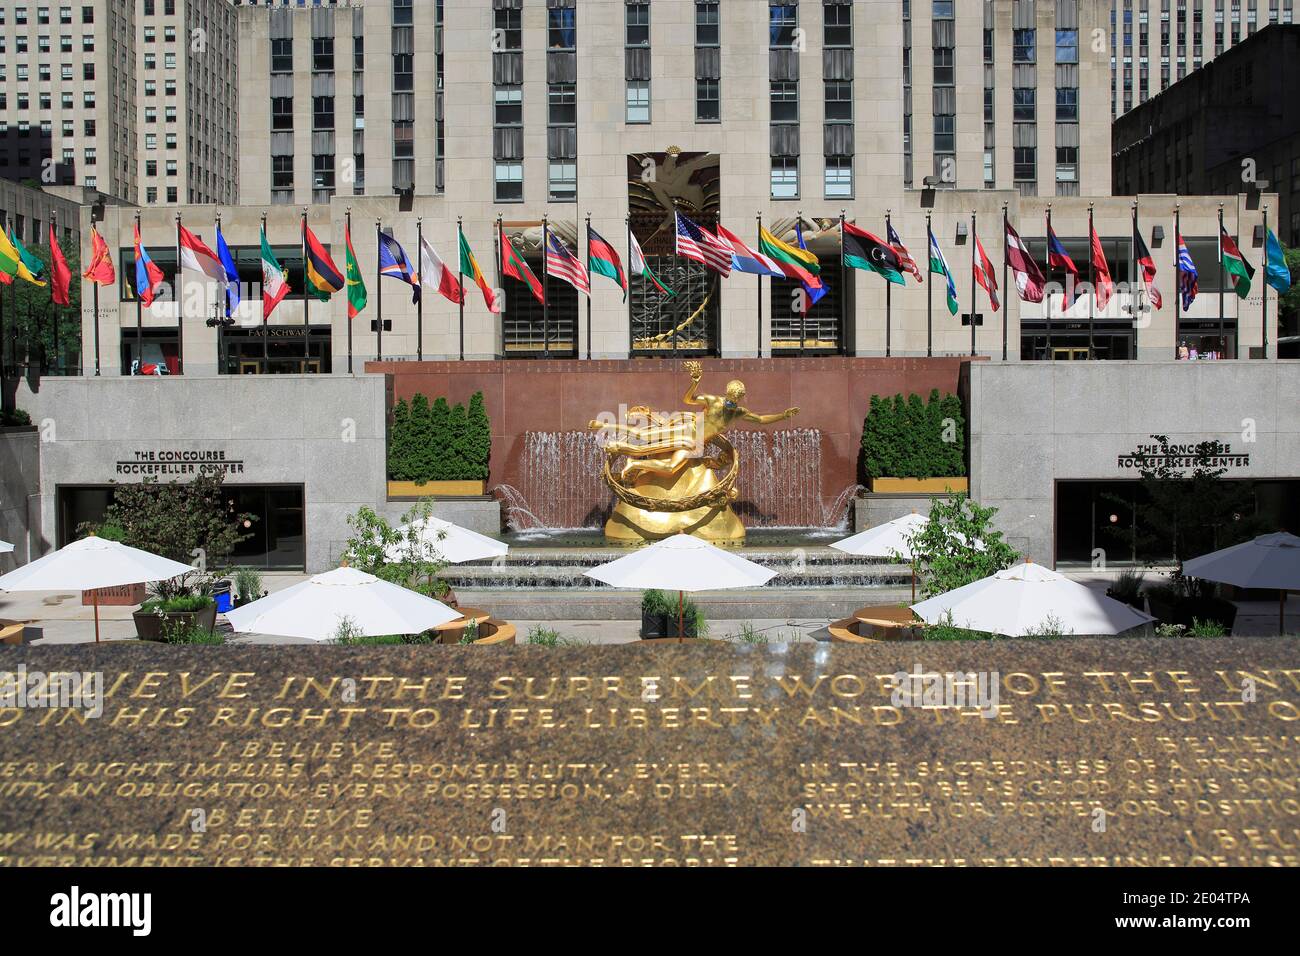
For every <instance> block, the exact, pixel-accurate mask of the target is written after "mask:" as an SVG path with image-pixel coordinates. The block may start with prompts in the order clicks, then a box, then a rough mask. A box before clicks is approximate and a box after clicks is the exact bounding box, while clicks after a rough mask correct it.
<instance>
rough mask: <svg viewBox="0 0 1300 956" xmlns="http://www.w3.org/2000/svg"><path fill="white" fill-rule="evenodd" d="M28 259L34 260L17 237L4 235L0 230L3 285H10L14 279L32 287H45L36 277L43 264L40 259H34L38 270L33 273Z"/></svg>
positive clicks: (0, 266)
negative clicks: (27, 283)
mask: <svg viewBox="0 0 1300 956" xmlns="http://www.w3.org/2000/svg"><path fill="white" fill-rule="evenodd" d="M29 259H36V257H35V256H33V255H32V254H31V253H30V252H28V251H27V250H26V249H24V248H23V246H22V243H20V242H19V241H18V239H17V237H15V236H14V235H12V234H6V233H5V231H4V229H3V228H0V274H3V276H4V279H3V280H0V281H3V282H4V284H5V285H12V284H13V281H14V279H22V280H24V281H26V282H30V283H31V284H32V285H42V286H43V285H45V283H44V282H42V281H41V280H40V279H38V278H37V277H36V276H37V273H39V272H40V270H41V269H43V268H44V267H45V264H44V263H43V262H41V260H40V259H36V265H37V267H38V268H37V269H36V270H35V271H33V270H32V267H31V265H30V264H29V261H28V260H29Z"/></svg>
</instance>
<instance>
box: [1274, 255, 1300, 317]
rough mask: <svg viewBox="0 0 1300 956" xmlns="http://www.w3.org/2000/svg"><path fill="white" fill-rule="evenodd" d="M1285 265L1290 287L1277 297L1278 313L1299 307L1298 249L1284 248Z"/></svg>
mask: <svg viewBox="0 0 1300 956" xmlns="http://www.w3.org/2000/svg"><path fill="white" fill-rule="evenodd" d="M1284 252H1285V253H1286V266H1287V268H1288V269H1290V270H1291V288H1290V289H1288V290H1287V293H1286V295H1283V296H1279V297H1278V313H1279V314H1280V315H1287V314H1288V313H1291V312H1295V311H1296V310H1297V309H1300V249H1285V248H1284Z"/></svg>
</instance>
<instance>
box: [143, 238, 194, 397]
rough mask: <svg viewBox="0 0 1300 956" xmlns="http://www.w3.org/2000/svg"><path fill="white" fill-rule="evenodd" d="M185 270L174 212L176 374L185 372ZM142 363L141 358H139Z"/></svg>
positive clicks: (173, 295)
mask: <svg viewBox="0 0 1300 956" xmlns="http://www.w3.org/2000/svg"><path fill="white" fill-rule="evenodd" d="M184 272H185V270H184V269H183V268H181V214H180V213H177V214H176V284H175V286H174V287H173V288H172V298H174V299H175V300H176V374H177V375H184V374H185V306H184V305H183V304H182V302H181V300H182V298H183V296H182V295H181V289H182V288H183V285H182V278H181V277H182V275H183V274H184ZM141 364H143V358H142V359H141Z"/></svg>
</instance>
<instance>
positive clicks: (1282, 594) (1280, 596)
mask: <svg viewBox="0 0 1300 956" xmlns="http://www.w3.org/2000/svg"><path fill="white" fill-rule="evenodd" d="M1284 634H1286V591H1285V589H1279V590H1278V592H1277V636H1278V637H1282V636H1283V635H1284Z"/></svg>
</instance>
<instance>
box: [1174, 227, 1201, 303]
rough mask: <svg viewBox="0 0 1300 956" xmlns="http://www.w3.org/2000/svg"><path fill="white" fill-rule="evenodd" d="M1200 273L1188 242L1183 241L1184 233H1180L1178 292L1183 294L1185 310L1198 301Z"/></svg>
mask: <svg viewBox="0 0 1300 956" xmlns="http://www.w3.org/2000/svg"><path fill="white" fill-rule="evenodd" d="M1200 277H1201V276H1200V273H1199V272H1197V271H1196V263H1195V262H1193V261H1192V254H1191V253H1190V252H1188V251H1187V243H1185V242H1183V236H1182V233H1179V234H1178V293H1179V295H1180V296H1182V300H1183V311H1184V312H1186V311H1187V310H1188V309H1190V308H1191V307H1192V303H1193V302H1195V301H1196V296H1197V293H1199V292H1200V291H1201V287H1200V281H1199V280H1200Z"/></svg>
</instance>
